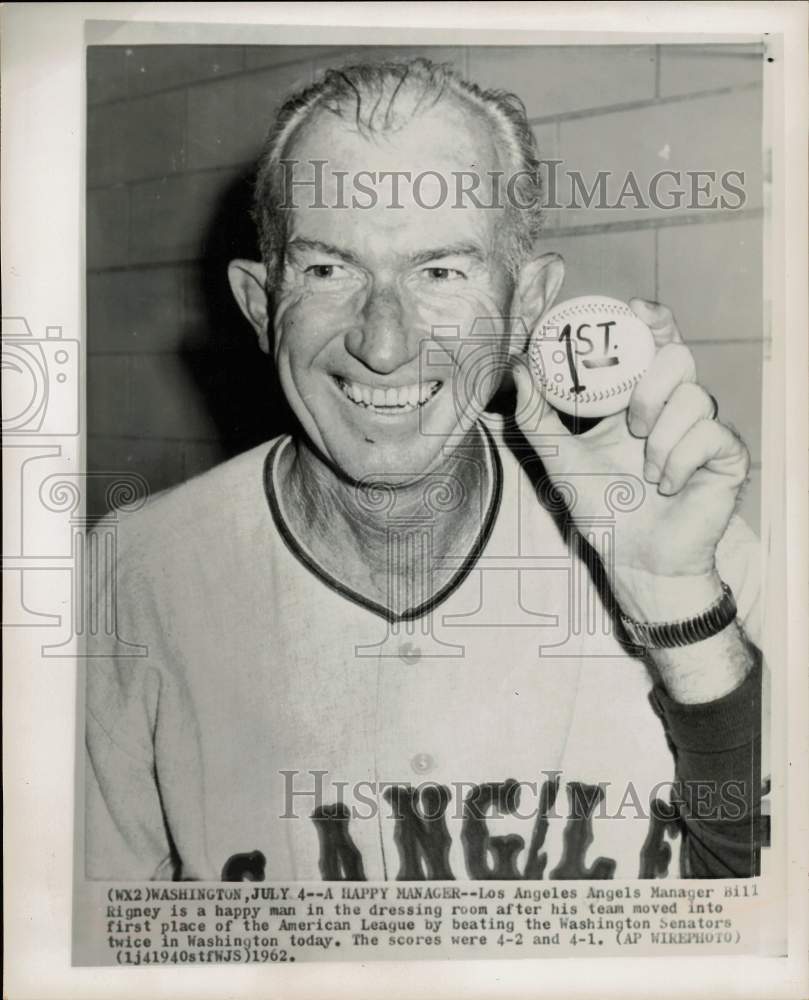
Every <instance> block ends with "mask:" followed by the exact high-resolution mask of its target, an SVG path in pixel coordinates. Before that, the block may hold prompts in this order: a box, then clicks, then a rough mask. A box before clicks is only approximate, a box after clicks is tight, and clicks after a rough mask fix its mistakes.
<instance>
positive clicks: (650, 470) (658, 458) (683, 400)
mask: <svg viewBox="0 0 809 1000" xmlns="http://www.w3.org/2000/svg"><path fill="white" fill-rule="evenodd" d="M712 416H713V398H712V397H711V396H710V395H709V394H708V393H707V392H706V391H705V390H704V389H703V388H702V386H701V385H697V383H696V382H681V383H680V384H679V385H678V386H677V387H676V388H675V390H674V392H673V393H672V394H671V396H670V397H669V401H668V403H667V404H666V405H665V406H664V407H663V410H662V412H661V414H660V416H659V417H658V419H657V422H656V423H655V425H654V427H653V428H652V430H651V432H650V433H649V437H648V438H647V440H646V463H645V465H644V467H643V475H644V478H645V479H646V480H647V481H648V482H650V483H657V482H659V481H660V478H661V475H662V472H663V468H664V466H665V465H666V461H667V460H668V457H669V455H670V453H671V452H672V451H673V450H674V449H675V448H676V447H677V445H678V444H679V443H680V441H681V440H682V438H684V437H685V435H686V434H687V433H688V431H689V430H690V429H691V428H692V427H693V426H694V424H696V423H698V422H699V421H700V420H710V419H711V417H712Z"/></svg>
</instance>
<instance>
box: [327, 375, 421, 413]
mask: <svg viewBox="0 0 809 1000" xmlns="http://www.w3.org/2000/svg"><path fill="white" fill-rule="evenodd" d="M337 384H338V385H339V386H340V388H341V389H342V390H343V392H344V393H345V395H346V396H348V398H349V399H350V400H351V402H352V403H356V404H357V405H358V406H365V407H370V408H373V409H375V410H380V411H381V412H385V413H407V412H409V411H410V410H415V409H416V408H418V407H419V406H424V404H425V403H426V402H428V400H430V399H432V397H433V396H434V395H435V394H436V392H438V390H439V388H440V387H441V383H440V382H420V383H415V384H413V385H404V386H400V387H399V388H393V387H390V388H387V389H382V388H374V387H373V386H370V385H365V384H364V383H362V382H349V381H347V380H346V379H342V378H337Z"/></svg>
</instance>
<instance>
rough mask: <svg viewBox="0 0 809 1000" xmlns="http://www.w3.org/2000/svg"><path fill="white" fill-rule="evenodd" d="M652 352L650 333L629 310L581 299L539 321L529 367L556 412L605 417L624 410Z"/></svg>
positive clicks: (614, 301) (617, 303) (611, 303)
mask: <svg viewBox="0 0 809 1000" xmlns="http://www.w3.org/2000/svg"><path fill="white" fill-rule="evenodd" d="M654 353H655V342H654V338H653V336H652V332H651V330H650V329H649V327H648V326H646V324H645V323H644V322H643V321H642V320H640V319H638V317H637V316H636V315H635V314H634V313H633V312H632V310H631V309H630V308H629V306H628V305H626V304H625V303H623V302H620V301H619V300H618V299H610V298H607V297H606V296H603V295H582V296H580V297H578V298H575V299H568V300H567V302H561V303H560V304H559V305H557V306H554V308H553V309H551V311H550V312H549V313H547V315H546V316H544V317H543V319H542V323H541V324H540V325H539V326H538V327H537V328H536V329H535V330H534V332H533V334H532V335H531V342H530V345H529V348H528V363H529V367H530V369H531V374H532V375H533V377H534V379H535V380H536V381H537V383H538V384H539V386H540V387H541V389H542V391H543V393H544V394H545V396H546V398H547V400H548V402H549V403H550V404H551V406H553V407H554V408H555V409H557V410H561V411H562V412H563V413H569V414H571V415H574V416H579V417H608V416H610V415H611V414H613V413H619V412H620V411H621V410H624V409H626V407H627V406H628V405H629V397H630V395H631V394H632V390H633V389H634V387H635V385H636V384H637V382H638V381H639V380H640V378H641V376H642V375H643V373H644V372H645V371H646V369H647V368H648V367H649V364H650V363H651V360H652V358H653V357H654Z"/></svg>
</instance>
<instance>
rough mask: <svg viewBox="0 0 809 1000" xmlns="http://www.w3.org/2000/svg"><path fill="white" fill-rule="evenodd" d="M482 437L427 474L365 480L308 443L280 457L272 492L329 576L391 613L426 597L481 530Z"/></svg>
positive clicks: (484, 491) (487, 483)
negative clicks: (339, 469)
mask: <svg viewBox="0 0 809 1000" xmlns="http://www.w3.org/2000/svg"><path fill="white" fill-rule="evenodd" d="M491 478H492V477H491V462H490V459H489V456H488V454H487V444H486V440H485V437H484V435H483V434H482V432H481V431H479V430H478V429H477V428H473V429H472V430H471V431H470V434H469V436H468V437H467V439H466V441H465V442H464V443H463V445H462V446H460V447H459V448H457V449H456V450H455V451H454V452H453V453H452V454H451V455H449V456H448V457H447V458H446V460H445V461H444V463H443V464H442V465H441V466H440V467H439V468H437V469H436V470H434V471H433V472H431V473H430V474H429V475H428V476H426V477H425V478H423V479H421V480H419V481H417V482H415V483H409V484H407V485H392V486H390V487H388V486H386V485H385V484H382V483H380V484H379V485H377V486H373V485H372V486H369V487H361V486H359V485H357V484H356V483H353V482H351V481H349V480H346V479H343V478H341V477H340V476H339V475H338V474H337V473H336V472H335V471H334V470H333V469H332V468H331V467H330V466H329V465H328V464H327V463H326V462H324V461H323V459H322V458H320V456H318V455H317V454H316V453H315V452H314V451H313V450H312V449H311V448H310V447H309V446H308V445H307V444H306V443H305V442H300V441H298V442H296V443H295V445H294V446H293V447H288V448H287V449H286V450H285V453H284V454H283V455H282V456H281V465H280V467H279V469H278V479H277V483H278V489H279V490H280V491H281V498H282V505H283V509H284V513H285V516H286V518H287V521H288V522H289V526H290V528H291V529H292V531H293V533H294V534H295V536H296V537H297V538H298V539H300V541H301V542H302V543H303V544H304V545H305V547H306V548H307V549H308V550H309V552H310V554H311V555H312V557H313V558H314V559H315V560H316V562H317V563H318V564H319V565H320V566H321V567H322V568H323V569H324V570H326V571H327V572H328V573H329V574H330V575H331V576H334V577H336V578H337V579H339V580H340V581H341V582H342V583H343V584H344V585H345V586H347V587H349V588H350V589H351V590H353V591H355V592H357V593H359V594H361V595H362V596H363V597H365V598H366V599H368V600H371V601H374V602H375V603H378V604H382V605H384V606H385V607H387V608H389V609H390V610H391V611H393V612H394V613H395V614H402V613H404V612H405V611H407V610H408V609H409V608H413V607H416V606H418V605H420V604H423V603H424V602H425V601H428V600H429V599H430V598H431V597H433V596H434V595H435V594H436V593H437V592H438V591H439V590H441V589H442V588H443V587H444V586H445V585H446V584H447V583H448V582H449V581H450V580H451V579H452V577H453V576H454V575H455V574H456V573H457V572H458V567H459V565H460V562H461V561H462V560H463V559H465V558H466V556H468V554H469V552H470V551H471V550H472V547H473V546H474V544H475V542H476V540H477V539H478V537H479V536H480V533H481V530H482V527H483V522H484V520H485V518H486V514H487V509H488V507H489V496H490V492H491V488H492V482H491Z"/></svg>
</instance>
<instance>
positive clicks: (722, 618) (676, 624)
mask: <svg viewBox="0 0 809 1000" xmlns="http://www.w3.org/2000/svg"><path fill="white" fill-rule="evenodd" d="M735 617H736V601H735V599H734V597H733V592H732V591H731V589H730V587H729V586H728V585H727V584H726V583H723V584H722V593H721V595H720V596H719V597H718V598H717V599H716V600H715V601H714V603H713V604H712V605H711V606H710V607H709V608H706V610H705V611H703V612H701V613H700V614H698V615H695V616H694V617H693V618H683V619H681V620H680V621H673V622H636V621H633V620H632V619H631V618H627V617H626V615H621V624H622V625H623V627H624V630H625V632H626V634H627V636H628V637H629V640H630V642H632V643H634V644H635V645H636V646H645V647H646V648H647V649H672V648H674V647H676V646H690V645H692V644H693V643H695V642H701V641H702V640H703V639H710V637H711V636H712V635H716V634H717V633H719V632H721V631H722V630H723V629H725V628H727V627H728V625H730V623H731V622H732V621H733V620H734V619H735Z"/></svg>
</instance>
